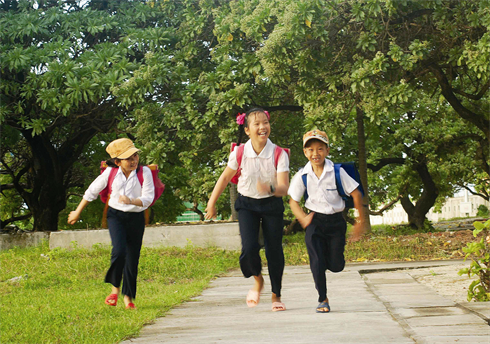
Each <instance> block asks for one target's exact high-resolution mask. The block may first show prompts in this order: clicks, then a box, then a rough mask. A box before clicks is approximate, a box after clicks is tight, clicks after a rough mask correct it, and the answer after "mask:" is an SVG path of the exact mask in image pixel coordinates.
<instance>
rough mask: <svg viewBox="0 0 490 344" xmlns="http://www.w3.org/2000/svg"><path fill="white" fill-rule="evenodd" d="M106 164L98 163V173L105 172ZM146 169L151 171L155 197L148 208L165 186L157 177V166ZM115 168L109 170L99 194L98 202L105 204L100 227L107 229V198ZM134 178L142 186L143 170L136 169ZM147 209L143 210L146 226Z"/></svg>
mask: <svg viewBox="0 0 490 344" xmlns="http://www.w3.org/2000/svg"><path fill="white" fill-rule="evenodd" d="M107 167H108V166H107V164H106V162H105V161H101V162H100V173H101V174H102V172H104V171H105V169H106V168H107ZM147 167H148V168H149V169H150V170H151V176H152V177H153V185H154V187H155V197H154V198H153V202H151V204H150V207H151V206H152V205H153V204H155V202H156V201H157V200H158V199H159V198H160V196H161V195H162V193H163V191H164V190H165V184H163V183H162V181H161V180H160V178H159V177H158V172H159V171H160V170H159V169H158V165H155V164H152V165H147ZM117 170H118V169H117V168H111V171H110V173H109V179H108V181H107V186H106V187H105V189H104V190H102V191H101V192H100V193H99V196H100V200H101V201H102V202H103V203H105V207H104V214H103V216H102V227H103V228H107V209H108V208H109V198H110V197H111V192H112V182H113V181H114V178H115V177H116V174H117ZM136 176H137V177H138V180H139V182H140V184H141V186H143V180H144V178H143V168H141V167H140V168H138V170H137V172H136ZM148 208H149V207H148ZM148 208H147V209H146V210H145V219H146V224H148V223H149V219H150V216H149V211H148Z"/></svg>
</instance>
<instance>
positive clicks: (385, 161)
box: [367, 158, 405, 172]
mask: <svg viewBox="0 0 490 344" xmlns="http://www.w3.org/2000/svg"><path fill="white" fill-rule="evenodd" d="M404 163H405V159H404V158H386V159H380V160H378V164H376V165H373V164H367V166H368V168H369V169H370V170H371V171H373V172H376V171H379V170H381V169H382V168H383V167H385V166H387V165H390V164H397V165H403V164H404Z"/></svg>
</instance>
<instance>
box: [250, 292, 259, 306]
mask: <svg viewBox="0 0 490 344" xmlns="http://www.w3.org/2000/svg"><path fill="white" fill-rule="evenodd" d="M259 301H260V293H259V292H258V291H255V290H252V289H250V290H249V291H248V294H247V306H248V307H250V308H252V307H255V306H257V305H258V304H259Z"/></svg>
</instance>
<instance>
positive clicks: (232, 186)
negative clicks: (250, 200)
mask: <svg viewBox="0 0 490 344" xmlns="http://www.w3.org/2000/svg"><path fill="white" fill-rule="evenodd" d="M237 198H238V190H237V186H236V184H233V183H230V207H231V220H232V221H238V212H237V211H236V210H235V201H236V200H237Z"/></svg>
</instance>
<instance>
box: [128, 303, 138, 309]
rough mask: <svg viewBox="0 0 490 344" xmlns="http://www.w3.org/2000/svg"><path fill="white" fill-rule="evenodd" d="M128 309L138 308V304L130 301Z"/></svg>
mask: <svg viewBox="0 0 490 344" xmlns="http://www.w3.org/2000/svg"><path fill="white" fill-rule="evenodd" d="M126 309H136V306H135V305H134V303H132V302H130V303H128V305H127V306H126Z"/></svg>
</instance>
